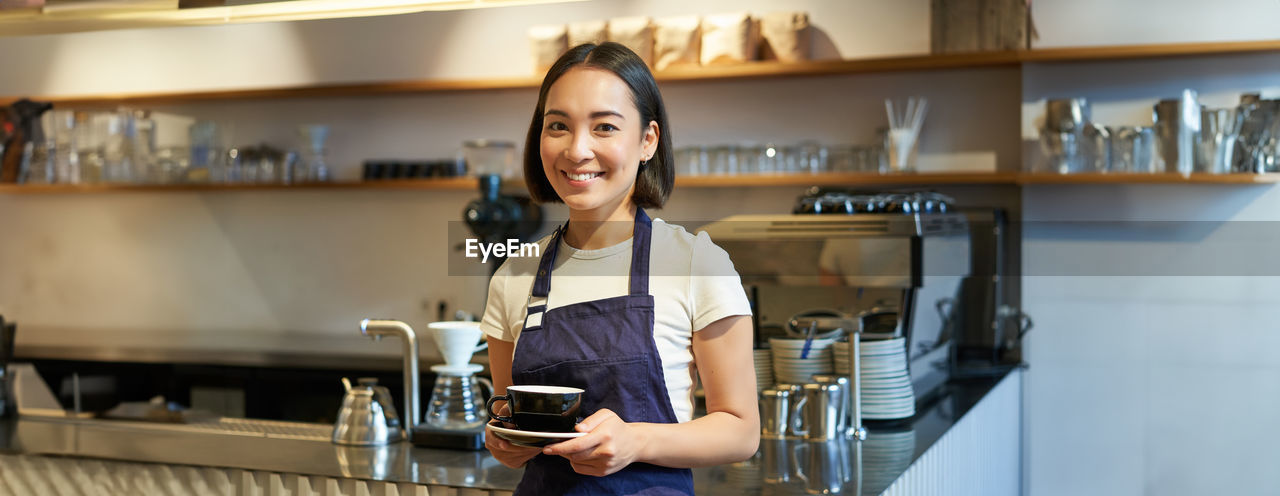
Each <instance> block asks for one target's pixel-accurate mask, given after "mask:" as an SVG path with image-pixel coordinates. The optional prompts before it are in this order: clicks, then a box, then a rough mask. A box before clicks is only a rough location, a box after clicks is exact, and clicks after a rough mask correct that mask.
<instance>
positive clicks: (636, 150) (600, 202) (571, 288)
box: [481, 43, 760, 495]
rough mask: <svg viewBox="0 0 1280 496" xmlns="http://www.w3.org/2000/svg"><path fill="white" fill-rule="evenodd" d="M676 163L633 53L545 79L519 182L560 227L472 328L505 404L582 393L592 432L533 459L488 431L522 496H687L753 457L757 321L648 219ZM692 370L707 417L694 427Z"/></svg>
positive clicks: (520, 263) (570, 62)
mask: <svg viewBox="0 0 1280 496" xmlns="http://www.w3.org/2000/svg"><path fill="white" fill-rule="evenodd" d="M674 165H675V164H674V163H673V157H672V151H671V130H670V127H669V126H668V125H667V114H666V109H665V108H664V107H663V104H662V96H661V95H660V94H659V92H658V87H657V83H655V82H654V80H653V75H652V74H650V72H649V70H648V68H647V67H646V66H645V64H644V62H643V61H641V60H640V58H639V57H638V56H636V54H635V53H633V52H631V51H630V50H628V49H627V48H625V47H623V46H622V45H619V44H616V43H604V44H602V45H599V46H596V45H591V44H587V45H581V46H578V47H575V48H573V49H572V50H569V52H567V53H565V54H564V55H563V56H562V57H560V59H559V60H558V61H557V62H556V63H555V65H553V66H552V67H551V69H550V70H549V71H548V72H547V76H546V78H545V79H544V80H543V82H542V89H541V90H540V92H539V94H538V106H537V109H536V110H535V111H534V115H533V121H532V123H531V124H530V126H529V134H528V138H527V141H526V143H525V157H524V170H525V177H526V178H528V185H529V191H530V193H531V195H532V196H533V199H534V200H536V201H539V202H548V201H559V202H563V203H565V204H566V205H567V206H568V207H569V221H568V223H567V224H565V225H564V226H562V228H560V229H558V230H557V231H556V232H555V233H554V234H552V235H551V236H549V237H548V238H546V239H543V240H542V241H540V242H539V245H540V246H541V248H542V249H541V252H540V253H541V254H542V256H541V257H540V258H536V257H529V258H510V259H508V260H507V261H506V263H505V264H504V265H503V266H502V267H501V268H500V269H499V270H498V272H497V273H496V275H495V276H494V277H493V279H492V280H491V281H490V284H489V299H488V303H487V304H486V309H485V315H484V319H483V321H482V324H481V328H482V329H484V331H485V333H486V334H487V335H488V341H489V359H490V367H491V369H492V372H493V381H494V386H495V387H496V389H497V390H498V392H499V394H502V393H503V392H505V391H506V388H507V386H509V385H511V384H547V385H561V386H574V387H579V388H582V389H585V390H586V394H585V395H584V399H583V413H584V415H587V417H586V418H585V419H584V420H583V421H582V422H581V423H579V424H578V425H577V427H576V429H577V430H578V431H579V432H585V433H587V434H586V435H584V436H582V437H578V438H575V439H571V440H568V441H563V442H560V443H556V444H552V445H549V446H547V447H545V448H529V447H522V446H516V445H513V444H511V443H509V442H507V441H505V440H503V439H501V438H499V437H497V436H495V435H493V433H492V432H489V433H488V436H486V439H487V440H486V445H487V446H488V448H489V450H490V451H491V452H492V453H493V455H494V457H495V458H497V459H498V460H499V461H501V462H502V463H503V464H505V465H507V466H510V467H520V466H525V467H526V468H525V473H524V477H523V478H522V479H521V481H520V484H519V486H518V487H517V489H516V494H519V495H542V494H591V495H600V494H637V493H643V494H693V481H692V475H691V472H690V471H689V470H688V469H689V468H691V467H697V466H709V465H717V464H722V463H729V462H734V461H739V460H743V459H746V458H748V457H750V456H751V455H752V454H753V453H755V450H756V447H757V445H758V444H759V424H760V420H759V416H758V413H757V406H756V389H755V374H754V372H753V366H752V358H751V320H750V313H751V311H750V308H749V305H748V302H747V299H746V295H745V293H744V292H743V290H742V286H741V285H740V282H739V279H738V276H737V273H736V272H734V270H733V265H732V263H730V261H729V258H728V255H727V254H726V253H725V252H724V251H723V250H721V249H720V248H719V247H717V246H715V245H714V244H712V243H711V241H710V239H709V238H708V237H707V236H706V235H705V234H701V235H697V236H695V235H693V234H690V233H688V232H686V231H685V230H684V229H682V228H680V227H678V226H672V225H669V224H666V223H665V222H662V221H661V220H650V218H649V216H648V215H647V214H646V213H645V211H644V208H659V207H661V206H662V204H663V203H664V202H665V201H666V199H667V197H668V196H669V195H670V192H671V187H672V184H673V182H674V177H675V173H674V171H673V167H674ZM553 274H554V276H553ZM651 274H653V275H654V276H653V277H650V275H651ZM695 373H696V374H698V377H699V378H700V379H701V383H702V386H703V390H704V391H705V393H706V405H707V415H706V416H703V417H701V418H698V419H696V420H691V418H692V416H693V415H692V412H693V394H692V393H693V385H694V380H693V379H694V374H695ZM504 408H505V407H504Z"/></svg>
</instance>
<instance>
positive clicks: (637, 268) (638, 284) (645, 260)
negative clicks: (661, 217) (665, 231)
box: [630, 207, 653, 295]
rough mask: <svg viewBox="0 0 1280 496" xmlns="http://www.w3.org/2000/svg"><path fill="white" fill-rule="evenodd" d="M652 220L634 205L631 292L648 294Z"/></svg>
mask: <svg viewBox="0 0 1280 496" xmlns="http://www.w3.org/2000/svg"><path fill="white" fill-rule="evenodd" d="M652 232H653V221H652V220H650V219H649V215H648V214H646V213H644V209H643V208H640V207H636V227H635V230H634V231H633V232H632V234H631V239H632V240H631V274H630V275H631V294H633V295H647V294H649V244H650V239H651V238H652V237H653V236H652V235H651V234H652Z"/></svg>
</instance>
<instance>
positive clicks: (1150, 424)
mask: <svg viewBox="0 0 1280 496" xmlns="http://www.w3.org/2000/svg"><path fill="white" fill-rule="evenodd" d="M1034 8H1035V18H1036V27H1037V29H1038V30H1039V32H1040V35H1041V38H1040V40H1039V41H1038V42H1036V43H1035V46H1037V47H1054V46H1076V45H1095V44H1100V45H1107V44H1123V43H1137V44H1143V43H1166V42H1195V41H1222V40H1247V39H1273V38H1276V37H1277V35H1280V30H1278V29H1276V27H1275V25H1274V23H1273V22H1271V21H1270V20H1271V19H1274V18H1275V17H1276V15H1277V14H1280V4H1277V3H1275V2H1266V1H1247V0H1241V1H1234V2H1191V1H1173V2H1140V1H1121V2H1116V1H1105V2H1104V1H1084V2H1081V1H1066V0H1062V1H1059V0H1052V1H1037V2H1036V3H1035V5H1034ZM1156 14H1158V15H1156ZM1277 62H1280V58H1277V56H1276V54H1255V55H1234V56H1218V57H1185V58H1172V59H1158V60H1136V61H1121V62H1090V63H1072V64H1041V65H1035V66H1028V67H1026V68H1025V69H1024V74H1023V89H1022V91H1023V100H1024V103H1025V104H1026V105H1027V107H1026V109H1027V110H1026V111H1025V112H1024V136H1025V135H1027V134H1028V133H1027V130H1028V129H1034V125H1033V124H1034V122H1035V119H1036V118H1037V117H1038V116H1039V115H1040V113H1041V109H1042V103H1040V102H1039V100H1040V99H1042V98H1060V97H1073V96H1084V97H1087V98H1089V99H1090V101H1091V102H1092V104H1093V110H1094V111H1093V116H1094V120H1095V121H1098V122H1101V123H1104V124H1108V125H1149V124H1150V123H1151V105H1152V104H1154V103H1155V101H1156V100H1158V99H1161V98H1170V97H1173V96H1175V95H1176V94H1177V93H1178V92H1179V91H1180V90H1181V89H1182V88H1192V89H1195V90H1197V91H1198V92H1199V93H1200V94H1201V101H1202V102H1203V103H1205V104H1207V105H1210V106H1226V105H1233V104H1234V103H1235V102H1236V101H1237V100H1238V98H1239V93H1241V92H1244V91H1259V90H1264V91H1266V92H1270V91H1273V89H1274V87H1275V86H1276V85H1277V84H1280V83H1278V81H1280V79H1277V78H1278V77H1280V72H1277V70H1276V67H1280V66H1278V65H1277ZM1273 98H1274V96H1273ZM1030 134H1031V135H1034V131H1032V132H1031V133H1030ZM1023 219H1024V221H1026V222H1027V223H1026V224H1024V226H1023V227H1024V238H1023V253H1022V255H1023V264H1024V266H1023V269H1024V277H1023V303H1024V306H1025V308H1026V310H1027V311H1028V312H1029V313H1030V314H1031V315H1032V316H1033V317H1034V318H1035V321H1036V329H1035V330H1034V331H1032V333H1031V334H1030V335H1029V336H1028V338H1027V340H1026V341H1025V343H1024V352H1025V357H1026V359H1027V361H1028V362H1029V363H1030V364H1031V367H1030V369H1029V370H1028V371H1027V376H1026V397H1025V400H1026V412H1027V425H1028V435H1027V442H1028V449H1027V452H1026V456H1027V467H1028V470H1029V472H1028V483H1029V494H1032V495H1035V496H1043V495H1078V494H1089V495H1136V494H1153V495H1154V494H1159V495H1200V494H1250V495H1252V494H1274V493H1275V490H1276V488H1277V487H1280V476H1277V475H1276V473H1275V471H1274V470H1271V468H1270V467H1272V466H1274V465H1275V462H1276V460H1278V459H1280V447H1277V445H1276V444H1275V443H1273V442H1272V438H1274V434H1275V433H1276V432H1277V430H1276V428H1275V427H1274V419H1276V418H1280V399H1277V398H1280V380H1277V377H1280V360H1278V359H1277V358H1276V356H1277V355H1276V353H1275V352H1274V350H1276V349H1277V347H1278V346H1280V263H1277V262H1275V261H1274V260H1275V259H1274V257H1271V256H1270V255H1268V254H1273V253H1280V223H1277V221H1278V220H1280V188H1276V187H1274V186H1266V185H1264V186H1207V185H1206V186H1167V185H1166V186H1159V185H1147V186H1136V185H1135V186H1036V187H1027V188H1024V190H1023ZM1063 221H1089V222H1085V223H1072V222H1063ZM1148 221H1160V222H1155V223H1151V222H1148Z"/></svg>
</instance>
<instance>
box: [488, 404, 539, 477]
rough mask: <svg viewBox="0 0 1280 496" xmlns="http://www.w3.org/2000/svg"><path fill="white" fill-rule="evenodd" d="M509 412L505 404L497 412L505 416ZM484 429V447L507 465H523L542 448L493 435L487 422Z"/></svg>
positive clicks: (513, 466) (515, 466)
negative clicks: (520, 444) (516, 443)
mask: <svg viewBox="0 0 1280 496" xmlns="http://www.w3.org/2000/svg"><path fill="white" fill-rule="evenodd" d="M509 412H510V410H508V409H507V406H506V405H503V406H502V408H501V409H500V411H499V412H498V413H499V415H503V416H506V415H510V413H509ZM484 430H485V433H484V447H486V448H489V453H492V454H493V457H494V458H497V459H498V461H499V462H501V463H502V464H503V465H506V466H508V467H511V468H520V467H523V466H524V464H526V463H529V460H530V459H532V458H533V457H535V456H538V453H542V448H528V447H524V446H516V445H514V444H511V443H510V442H507V440H506V439H502V438H500V437H498V436H496V435H494V434H493V430H492V429H490V428H489V424H485V426H484Z"/></svg>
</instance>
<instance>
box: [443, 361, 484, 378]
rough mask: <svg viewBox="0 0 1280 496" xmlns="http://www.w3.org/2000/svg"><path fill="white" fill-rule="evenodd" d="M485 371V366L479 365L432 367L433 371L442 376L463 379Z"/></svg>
mask: <svg viewBox="0 0 1280 496" xmlns="http://www.w3.org/2000/svg"><path fill="white" fill-rule="evenodd" d="M481 370H484V365H480V364H478V363H468V364H465V365H445V364H440V365H432V366H431V371H432V372H435V373H437V374H441V375H460V376H463V377H466V376H469V375H472V374H475V373H476V372H479V371H481Z"/></svg>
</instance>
